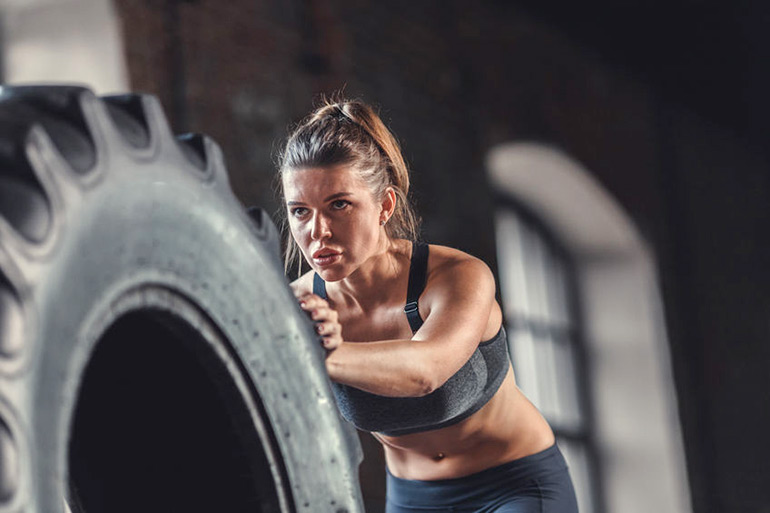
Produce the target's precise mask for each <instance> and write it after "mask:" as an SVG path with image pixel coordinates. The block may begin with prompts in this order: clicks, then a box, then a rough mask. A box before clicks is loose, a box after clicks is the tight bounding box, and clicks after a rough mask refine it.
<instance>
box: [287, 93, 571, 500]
mask: <svg viewBox="0 0 770 513" xmlns="http://www.w3.org/2000/svg"><path fill="white" fill-rule="evenodd" d="M280 174H281V185H282V193H283V199H284V202H285V207H286V214H287V217H288V227H289V231H290V234H291V237H290V238H289V241H288V249H287V254H286V262H287V268H288V266H290V265H294V263H295V262H296V263H297V265H301V260H300V258H304V261H305V262H307V263H308V264H309V266H310V271H309V272H307V273H305V274H304V275H302V276H300V277H299V278H298V279H297V280H296V281H294V282H293V283H292V288H293V289H294V292H295V294H296V295H297V298H298V300H299V304H300V306H301V308H302V309H303V310H305V311H306V312H308V314H309V316H310V317H311V319H312V320H313V321H314V322H315V328H316V331H317V332H318V334H319V335H320V337H321V340H322V343H323V345H324V347H325V348H326V351H327V358H326V367H327V370H328V372H329V376H330V378H331V380H332V384H333V388H334V392H335V396H336V398H337V403H338V405H339V408H340V410H341V412H342V414H343V415H344V416H345V417H346V418H347V419H348V420H349V421H351V422H352V423H353V424H354V425H355V426H356V427H357V428H359V429H362V430H366V431H369V432H371V433H372V434H373V435H374V436H375V437H376V438H377V440H379V441H380V443H381V444H382V446H383V447H384V452H385V460H386V464H387V512H388V513H400V512H403V513H407V512H418V511H433V512H440V511H467V512H498V513H502V512H545V513H574V512H576V511H577V505H576V501H575V494H574V491H573V488H572V483H571V480H570V477H569V473H568V471H567V466H566V464H565V462H564V459H563V457H562V455H561V453H560V452H559V449H558V447H557V446H556V444H555V439H554V435H553V432H552V431H551V429H550V427H549V426H548V423H547V422H546V421H545V419H544V418H543V417H542V416H541V415H540V413H539V412H538V410H537V409H536V408H535V407H534V406H533V405H532V403H530V402H529V401H528V400H527V398H526V397H524V395H523V394H522V393H521V391H520V390H519V389H518V388H517V386H516V383H515V381H514V375H513V369H512V367H511V365H510V361H509V359H508V353H507V349H506V336H505V330H504V329H503V326H502V313H501V310H500V306H499V305H498V303H497V301H496V300H495V281H494V277H493V275H492V273H491V271H490V270H489V268H488V267H487V266H486V265H485V264H484V263H483V262H482V261H480V260H478V259H476V258H474V257H472V256H470V255H468V254H466V253H463V252H462V251H458V250H456V249H452V248H448V247H444V246H438V245H427V244H424V243H420V242H416V240H417V219H416V216H415V214H414V213H413V210H412V208H411V207H410V204H409V202H408V193H409V175H408V171H407V168H406V165H405V164H404V159H403V157H402V155H401V152H400V149H399V147H398V144H397V142H396V140H395V138H394V137H393V135H392V134H391V133H390V132H389V131H388V129H387V128H386V127H385V125H384V124H383V123H382V121H381V120H380V118H379V117H378V116H377V115H376V114H375V113H374V111H373V110H372V109H371V108H370V107H369V106H368V105H366V104H364V103H362V102H360V101H337V102H330V103H326V104H325V105H323V106H322V107H320V108H319V109H317V110H316V111H315V112H313V113H312V114H310V115H309V116H308V117H307V118H306V119H305V120H304V121H303V122H301V123H300V124H299V125H298V127H297V128H296V129H295V130H294V132H293V133H292V135H291V136H290V137H289V139H288V141H287V143H286V146H285V148H284V151H283V154H282V158H281V167H280Z"/></svg>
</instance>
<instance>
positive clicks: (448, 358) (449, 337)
mask: <svg viewBox="0 0 770 513" xmlns="http://www.w3.org/2000/svg"><path fill="white" fill-rule="evenodd" d="M420 301H421V303H423V304H424V306H425V307H426V309H427V310H428V315H427V317H426V318H425V322H424V323H423V325H422V327H421V328H420V329H419V330H418V331H417V333H415V335H414V337H413V338H412V340H414V341H416V342H420V346H419V348H420V356H421V358H423V359H424V363H425V365H426V368H427V369H429V371H428V372H429V373H430V377H431V381H432V382H433V386H434V388H438V387H440V386H441V385H443V384H444V382H446V380H448V379H449V378H450V377H451V376H452V375H453V374H454V373H456V372H457V371H458V370H459V369H460V368H461V367H462V366H463V365H464V364H465V362H467V361H468V359H469V358H470V357H471V355H472V354H473V352H474V351H475V350H476V348H477V347H478V344H479V342H480V341H481V338H482V336H483V334H484V331H485V329H486V327H487V324H488V321H489V316H490V313H491V311H492V307H493V305H494V302H495V279H494V276H493V275H492V271H490V269H489V267H488V266H487V265H486V264H485V263H484V262H482V261H481V260H479V259H476V258H473V257H466V258H462V259H459V260H456V261H451V262H448V263H445V264H442V265H439V266H437V268H435V269H433V270H432V272H431V274H430V275H429V279H428V283H427V285H426V288H425V292H424V293H423V295H422V297H421V300H420Z"/></svg>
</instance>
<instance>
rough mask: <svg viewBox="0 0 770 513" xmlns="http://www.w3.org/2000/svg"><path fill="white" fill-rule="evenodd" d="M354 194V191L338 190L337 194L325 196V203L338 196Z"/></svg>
mask: <svg viewBox="0 0 770 513" xmlns="http://www.w3.org/2000/svg"><path fill="white" fill-rule="evenodd" d="M352 195H353V193H352V192H338V193H336V194H332V195H331V196H327V197H326V198H324V203H326V202H327V201H332V200H336V199H338V198H344V197H345V196H352Z"/></svg>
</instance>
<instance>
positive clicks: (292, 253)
mask: <svg viewBox="0 0 770 513" xmlns="http://www.w3.org/2000/svg"><path fill="white" fill-rule="evenodd" d="M280 161H281V162H280V168H279V178H281V185H280V189H281V197H282V198H283V180H282V178H283V176H284V174H285V173H286V172H288V171H291V170H296V169H303V168H310V167H332V166H336V165H340V164H342V165H348V166H350V167H351V168H352V169H353V170H354V171H355V172H357V173H358V175H359V177H360V178H361V179H363V181H364V183H366V184H367V185H368V186H369V189H370V190H371V192H372V195H373V196H374V198H375V199H376V200H377V201H380V200H382V198H383V195H384V194H385V191H386V190H387V188H388V187H391V188H392V189H393V191H394V192H395V194H396V208H395V210H394V212H393V215H392V217H391V218H390V219H389V220H388V223H387V224H386V225H385V233H386V234H387V236H388V237H389V238H391V239H393V238H398V239H408V240H415V239H417V235H418V231H419V223H420V220H419V218H418V217H417V215H416V214H415V212H414V209H413V208H412V206H411V203H410V200H409V170H408V168H407V166H406V163H405V162H404V157H403V156H402V154H401V148H400V146H399V144H398V142H397V141H396V138H395V137H394V136H393V134H392V133H391V132H390V131H389V130H388V128H387V127H386V126H385V124H384V123H383V122H382V120H381V119H380V117H379V116H378V115H377V114H376V113H375V112H374V110H373V109H372V108H371V107H370V106H369V105H367V104H366V103H364V102H362V101H360V100H345V99H333V100H325V101H324V103H323V104H322V105H321V106H320V107H318V108H317V109H316V110H315V111H313V112H312V113H310V115H308V116H307V117H306V118H305V119H304V120H303V121H301V122H300V123H299V124H298V125H297V127H296V128H295V129H294V130H293V132H292V133H291V135H290V136H289V138H288V140H287V141H286V145H285V146H284V148H283V151H282V152H281V156H280ZM281 211H282V212H283V213H284V216H285V209H281ZM282 224H283V228H284V233H285V236H286V252H285V256H284V266H285V270H286V271H287V272H288V270H289V267H290V266H291V264H292V263H293V262H294V261H296V262H297V266H298V267H297V268H298V274H301V269H302V258H301V255H300V251H299V247H298V246H297V243H296V242H295V241H294V239H293V238H292V237H291V235H290V234H289V233H288V232H289V231H288V226H287V224H288V223H287V222H286V219H285V217H284V222H283V223H282Z"/></svg>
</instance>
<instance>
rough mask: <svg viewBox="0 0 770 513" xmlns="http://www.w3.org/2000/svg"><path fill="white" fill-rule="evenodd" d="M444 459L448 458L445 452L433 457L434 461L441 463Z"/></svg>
mask: <svg viewBox="0 0 770 513" xmlns="http://www.w3.org/2000/svg"><path fill="white" fill-rule="evenodd" d="M444 458H446V454H444V453H443V452H439V453H436V455H435V456H433V461H441V460H443V459H444Z"/></svg>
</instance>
